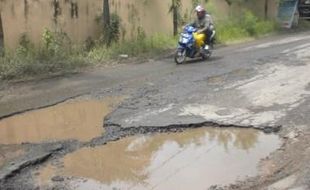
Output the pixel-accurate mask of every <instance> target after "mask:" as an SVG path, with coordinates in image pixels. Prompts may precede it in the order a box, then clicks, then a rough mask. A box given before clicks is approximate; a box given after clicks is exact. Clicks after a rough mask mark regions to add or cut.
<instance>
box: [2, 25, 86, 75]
mask: <svg viewBox="0 0 310 190" xmlns="http://www.w3.org/2000/svg"><path fill="white" fill-rule="evenodd" d="M42 43H43V46H42V47H40V48H34V46H33V45H32V44H31V42H30V40H29V39H28V37H27V36H26V35H22V36H21V38H20V40H19V47H18V48H17V49H16V51H14V52H9V51H6V54H5V56H3V57H1V58H0V79H2V80H8V79H16V78H25V77H32V76H34V75H49V74H51V73H59V72H62V73H67V72H72V71H74V69H76V68H79V67H81V66H83V65H85V59H84V57H83V52H81V51H80V50H79V49H75V48H74V47H72V45H71V44H70V42H69V39H68V37H67V36H66V34H64V33H56V32H51V31H49V30H47V29H45V30H44V32H43V34H42Z"/></svg>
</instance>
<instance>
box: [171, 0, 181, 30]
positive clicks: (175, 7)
mask: <svg viewBox="0 0 310 190" xmlns="http://www.w3.org/2000/svg"><path fill="white" fill-rule="evenodd" d="M171 3H172V4H171V6H170V9H169V13H172V17H173V35H174V36H176V35H178V26H179V19H180V18H179V15H180V14H179V13H180V8H181V6H182V2H181V0H172V2H171Z"/></svg>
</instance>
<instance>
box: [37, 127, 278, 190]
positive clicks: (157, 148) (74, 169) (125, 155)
mask: <svg viewBox="0 0 310 190" xmlns="http://www.w3.org/2000/svg"><path fill="white" fill-rule="evenodd" d="M279 146H280V139H279V138H278V136H276V135H274V134H265V133H263V132H261V131H258V130H254V129H237V128H199V129H188V130H185V131H184V132H182V133H166V134H153V135H139V136H134V137H128V138H124V139H121V140H119V141H116V142H111V143H108V144H107V145H103V146H98V147H93V148H91V147H85V148H82V149H80V150H78V151H76V152H73V153H71V154H68V155H66V156H65V157H64V158H63V159H61V160H60V163H62V164H58V165H48V166H47V167H45V168H41V170H40V171H39V175H38V177H37V183H38V184H39V186H41V187H48V186H53V185H55V184H54V182H55V181H59V180H58V179H62V177H64V178H63V179H64V180H65V182H63V184H66V186H67V188H69V189H94V190H96V189H98V190H99V189H135V190H136V189H197V190H199V189H207V188H209V187H210V186H212V185H215V184H220V185H227V184H230V183H233V182H235V181H236V180H242V179H245V178H247V177H250V176H255V175H257V174H258V169H257V165H258V162H259V161H260V160H261V159H262V158H265V157H266V156H268V155H269V154H270V153H271V152H273V151H275V150H276V149H277V148H278V147H279ZM55 176H57V177H58V178H57V177H56V178H55ZM59 176H62V177H61V178H59ZM52 179H53V180H52ZM55 179H56V180H55ZM53 181H54V182H53ZM60 181H62V180H60Z"/></svg>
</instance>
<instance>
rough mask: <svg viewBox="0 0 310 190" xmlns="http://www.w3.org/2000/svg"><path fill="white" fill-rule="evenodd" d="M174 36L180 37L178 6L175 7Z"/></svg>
mask: <svg viewBox="0 0 310 190" xmlns="http://www.w3.org/2000/svg"><path fill="white" fill-rule="evenodd" d="M173 35H174V36H176V35H178V10H177V7H176V5H174V7H173Z"/></svg>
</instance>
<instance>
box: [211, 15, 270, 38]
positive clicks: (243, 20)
mask: <svg viewBox="0 0 310 190" xmlns="http://www.w3.org/2000/svg"><path fill="white" fill-rule="evenodd" d="M275 29H276V24H275V23H274V22H272V21H265V20H261V19H259V18H257V17H256V16H255V15H254V14H253V13H252V12H250V11H245V12H244V13H243V14H242V15H241V16H240V17H239V18H235V19H231V20H229V21H228V20H225V21H222V22H219V23H218V24H217V38H218V41H219V42H221V43H225V42H227V41H233V40H239V39H242V38H246V37H258V36H260V35H264V34H267V33H270V32H272V31H274V30H275Z"/></svg>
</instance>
